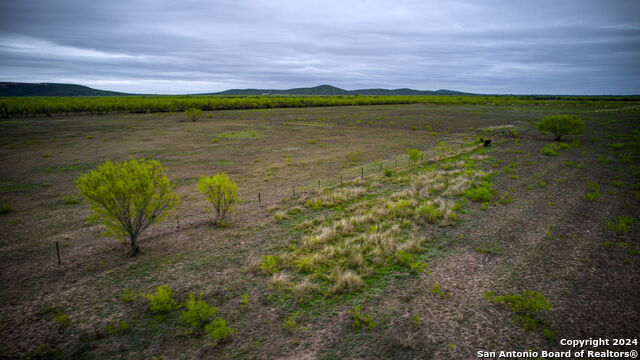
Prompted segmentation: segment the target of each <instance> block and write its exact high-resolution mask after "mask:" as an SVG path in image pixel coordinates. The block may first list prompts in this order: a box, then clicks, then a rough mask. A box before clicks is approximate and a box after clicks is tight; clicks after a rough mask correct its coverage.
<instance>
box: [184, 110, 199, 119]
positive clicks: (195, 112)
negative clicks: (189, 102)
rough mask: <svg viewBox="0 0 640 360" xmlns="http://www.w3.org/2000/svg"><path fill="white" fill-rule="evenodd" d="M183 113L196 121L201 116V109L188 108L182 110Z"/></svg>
mask: <svg viewBox="0 0 640 360" xmlns="http://www.w3.org/2000/svg"><path fill="white" fill-rule="evenodd" d="M184 115H185V116H186V117H187V118H189V119H190V120H191V121H197V120H198V119H199V118H200V116H202V110H200V109H198V108H193V107H192V108H188V109H187V110H185V111H184Z"/></svg>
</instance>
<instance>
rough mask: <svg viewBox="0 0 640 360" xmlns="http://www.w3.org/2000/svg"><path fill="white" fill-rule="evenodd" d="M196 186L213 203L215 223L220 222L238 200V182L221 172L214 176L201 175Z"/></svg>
mask: <svg viewBox="0 0 640 360" xmlns="http://www.w3.org/2000/svg"><path fill="white" fill-rule="evenodd" d="M197 187H198V190H200V192H201V193H203V194H204V196H205V197H206V198H207V200H209V202H211V205H213V208H214V209H215V211H216V223H218V224H222V223H223V222H224V219H225V218H226V216H227V214H229V213H231V212H233V207H234V206H235V204H236V203H237V202H238V184H236V183H234V182H233V181H231V180H229V176H227V174H225V173H223V172H221V173H217V174H216V175H215V176H214V177H208V176H201V177H200V180H199V181H198V185H197Z"/></svg>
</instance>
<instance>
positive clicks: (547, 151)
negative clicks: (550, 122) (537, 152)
mask: <svg viewBox="0 0 640 360" xmlns="http://www.w3.org/2000/svg"><path fill="white" fill-rule="evenodd" d="M569 147H570V145H569V144H567V143H562V142H554V143H551V144H547V145H545V146H544V147H543V148H542V155H546V156H558V155H560V150H562V149H568V148H569Z"/></svg>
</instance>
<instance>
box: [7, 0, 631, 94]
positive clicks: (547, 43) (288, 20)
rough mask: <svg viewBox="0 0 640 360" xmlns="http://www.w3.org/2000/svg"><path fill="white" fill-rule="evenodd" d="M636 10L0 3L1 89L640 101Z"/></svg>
mask: <svg viewBox="0 0 640 360" xmlns="http://www.w3.org/2000/svg"><path fill="white" fill-rule="evenodd" d="M639 13H640V3H639V2H637V1H624V0H620V1H577V0H574V1H563V2H558V1H529V2H524V1H511V2H505V1H483V2H477V1H472V0H468V1H447V2H441V1H419V0H415V1H412V0H396V1H393V2H389V1H378V0H369V1H360V0H350V1H329V0H325V1H294V0H276V1H266V0H246V1H206V0H192V1H180V2H165V1H153V0H146V1H144V0H112V1H101V0H98V1H80V0H61V1H55V2H52V1H46V0H40V1H37V0H21V1H5V2H0V81H29V82H31V81H33V82H72V83H80V84H84V85H89V86H93V87H98V88H105V89H111V90H119V91H129V92H153V93H166V92H172V93H187V92H205V91H218V90H224V89H228V88H243V87H274V88H289V87H298V86H313V85H318V84H324V83H329V84H332V85H336V86H340V87H344V88H347V89H355V88H365V87H386V88H396V87H411V88H417V89H439V88H447V89H455V90H460V91H472V92H483V93H558V94H623V93H626V94H631V93H635V94H638V93H640V66H638V64H640V20H638V18H637V14H639Z"/></svg>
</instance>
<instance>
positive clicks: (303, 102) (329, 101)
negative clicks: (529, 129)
mask: <svg viewBox="0 0 640 360" xmlns="http://www.w3.org/2000/svg"><path fill="white" fill-rule="evenodd" d="M629 101H635V102H637V101H640V97H629V96H626V97H613V96H612V97H604V96H603V97H596V98H594V97H580V96H565V97H561V96H546V97H545V96H535V97H532V96H453V95H433V96H358V95H356V96H340V95H337V96H184V95H182V96H115V97H114V96H108V97H13V98H11V97H7V98H0V118H10V117H40V116H52V115H72V114H92V115H100V114H109V113H120V112H128V113H157V112H183V111H185V110H187V109H189V108H196V109H200V110H203V111H212V110H233V109H268V108H287V107H311V106H347V105H391V104H419V103H423V104H452V105H466V104H469V105H479V104H487V105H545V104H548V103H553V104H554V105H558V104H559V103H560V104H561V105H562V106H581V105H588V106H589V107H601V108H612V107H621V106H629Z"/></svg>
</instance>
